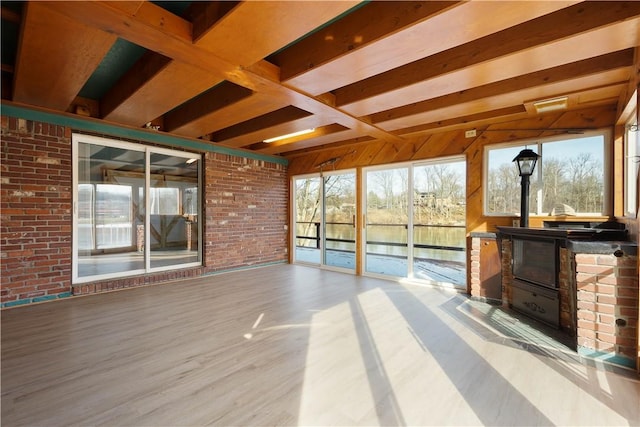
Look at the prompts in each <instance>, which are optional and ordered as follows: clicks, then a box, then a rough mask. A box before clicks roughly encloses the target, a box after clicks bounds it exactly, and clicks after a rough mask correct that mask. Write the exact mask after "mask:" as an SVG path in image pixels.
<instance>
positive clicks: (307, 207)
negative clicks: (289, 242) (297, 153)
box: [294, 177, 322, 264]
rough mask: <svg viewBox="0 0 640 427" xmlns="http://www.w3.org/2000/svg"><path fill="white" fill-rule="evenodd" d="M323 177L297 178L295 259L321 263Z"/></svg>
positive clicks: (295, 186) (295, 188)
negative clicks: (321, 191) (321, 192)
mask: <svg viewBox="0 0 640 427" xmlns="http://www.w3.org/2000/svg"><path fill="white" fill-rule="evenodd" d="M321 184H322V179H321V178H320V177H314V178H299V179H296V180H295V183H294V191H295V204H296V206H295V212H296V223H295V233H296V234H295V245H296V249H295V259H296V261H302V262H310V263H314V264H320V262H321V259H320V258H321V253H320V220H321V217H322V210H321V204H320V202H321V200H320V190H321V188H320V186H321Z"/></svg>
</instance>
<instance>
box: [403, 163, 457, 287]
mask: <svg viewBox="0 0 640 427" xmlns="http://www.w3.org/2000/svg"><path fill="white" fill-rule="evenodd" d="M465 183H466V163H465V162H464V161H456V162H447V163H433V164H428V165H422V166H416V167H414V168H413V194H414V195H413V276H414V277H415V278H418V279H424V280H431V281H435V282H446V283H452V284H454V285H456V286H465V285H466V225H465V224H466V201H465V199H466V198H465V194H466V191H465Z"/></svg>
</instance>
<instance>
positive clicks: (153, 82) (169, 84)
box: [101, 54, 220, 126]
mask: <svg viewBox="0 0 640 427" xmlns="http://www.w3.org/2000/svg"><path fill="white" fill-rule="evenodd" d="M218 83H220V77H219V76H216V75H213V74H211V73H210V72H208V71H206V70H203V69H202V68H201V67H194V66H193V65H188V64H183V63H180V62H177V61H173V60H171V59H170V58H167V57H164V56H161V55H157V54H153V55H146V56H143V57H142V58H141V59H140V60H139V61H138V63H137V64H135V65H134V66H133V67H132V69H131V70H129V72H127V74H126V75H125V76H123V78H122V79H121V80H120V81H119V82H118V83H117V84H116V86H114V87H113V88H112V89H111V90H110V91H109V92H108V93H107V94H106V95H105V97H104V99H103V102H102V105H104V108H102V109H101V111H102V112H103V117H104V118H105V119H107V120H111V121H116V122H121V123H126V124H128V125H132V126H141V125H143V124H144V123H147V122H149V121H151V120H153V119H155V118H157V117H159V116H161V115H163V114H164V113H165V112H167V111H169V110H171V109H172V108H174V107H175V106H176V105H180V104H182V103H184V102H187V101H188V100H190V99H192V98H193V97H195V96H197V95H198V94H200V93H202V92H204V91H206V90H207V89H209V88H211V87H212V86H215V85H216V84H218Z"/></svg>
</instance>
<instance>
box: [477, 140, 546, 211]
mask: <svg viewBox="0 0 640 427" xmlns="http://www.w3.org/2000/svg"><path fill="white" fill-rule="evenodd" d="M528 148H531V147H528ZM534 148H535V147H534ZM524 149H525V146H524V145H520V146H515V147H505V148H496V149H492V150H489V152H488V154H489V156H488V160H487V161H488V168H487V173H488V176H487V178H486V180H487V193H486V199H487V200H486V206H487V212H488V213H503V214H509V215H518V214H520V181H521V178H520V175H519V174H518V166H517V165H516V164H515V163H514V162H513V159H514V158H515V157H516V156H517V155H518V153H520V151H522V150H524ZM534 151H536V152H537V150H535V149H534ZM534 179H535V178H534V177H533V176H532V177H531V180H532V181H533V180H534ZM533 192H534V191H531V192H530V193H529V194H531V193H533ZM529 206H531V204H530V205H529Z"/></svg>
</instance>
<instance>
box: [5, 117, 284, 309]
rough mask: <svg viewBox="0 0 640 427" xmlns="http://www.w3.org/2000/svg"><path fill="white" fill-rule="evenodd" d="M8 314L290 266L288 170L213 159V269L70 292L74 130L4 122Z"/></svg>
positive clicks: (209, 226) (208, 170)
mask: <svg viewBox="0 0 640 427" xmlns="http://www.w3.org/2000/svg"><path fill="white" fill-rule="evenodd" d="M1 123H2V152H1V158H0V160H1V165H2V170H1V171H2V175H1V181H0V184H1V187H0V188H1V193H0V195H1V197H2V198H1V205H0V208H1V209H2V211H1V212H0V214H1V224H0V244H1V245H2V247H1V248H0V250H1V256H2V259H1V270H0V273H1V287H0V288H1V292H2V294H1V300H0V302H1V303H2V306H3V307H6V306H12V305H18V304H26V303H31V302H39V301H41V300H47V299H53V298H57V297H61V296H70V295H71V293H73V294H74V295H76V294H90V293H97V292H104V291H110V290H114V289H121V288H128V287H135V286H143V285H149V284H154V283H160V282H166V281H171V280H176V279H182V278H189V277H198V276H200V275H202V274H207V273H212V272H217V271H223V270H230V269H236V268H246V267H252V266H258V265H263V264H271V263H278V262H286V261H287V259H288V255H287V248H288V245H287V233H288V231H287V228H286V226H287V220H288V214H287V213H288V179H287V169H286V166H284V165H280V164H277V163H272V162H267V161H264V160H253V159H247V158H244V157H239V156H231V155H227V154H218V153H207V154H206V156H205V162H204V168H203V170H204V171H205V172H204V196H203V197H204V210H205V221H204V231H203V234H204V239H203V246H204V254H203V259H204V266H203V267H197V268H189V269H181V270H173V271H165V272H159V273H154V274H147V275H142V276H136V277H130V278H118V279H112V280H102V281H97V282H92V283H84V284H82V285H76V286H72V285H71V262H72V260H71V252H72V248H71V242H72V239H71V238H72V234H71V233H72V216H71V215H72V212H71V206H72V188H71V187H72V176H71V172H72V165H71V161H72V159H71V131H70V129H69V128H65V127H62V126H54V125H49V124H46V123H39V122H34V121H30V120H22V119H15V118H10V117H6V116H3V117H2V122H1Z"/></svg>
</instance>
